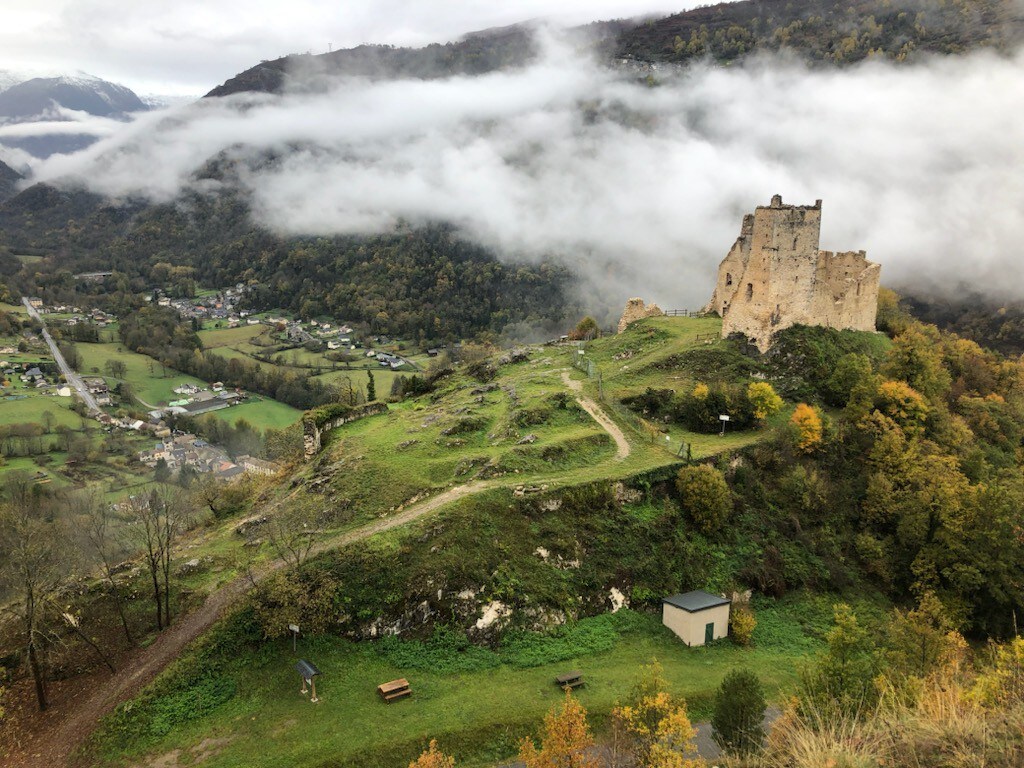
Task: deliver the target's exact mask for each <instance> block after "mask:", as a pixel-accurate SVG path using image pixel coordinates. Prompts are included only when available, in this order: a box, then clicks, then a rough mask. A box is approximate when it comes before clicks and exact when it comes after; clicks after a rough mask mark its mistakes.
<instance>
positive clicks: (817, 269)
mask: <svg viewBox="0 0 1024 768" xmlns="http://www.w3.org/2000/svg"><path fill="white" fill-rule="evenodd" d="M820 230H821V200H818V201H816V202H815V204H814V205H813V206H811V205H799V206H798V205H784V204H783V202H782V197H781V196H780V195H775V197H773V198H772V202H771V205H768V206H758V207H757V208H756V209H755V210H754V213H753V214H752V215H747V216H744V217H743V226H742V229H741V230H740V236H739V237H738V238H737V239H736V242H735V244H734V245H733V246H732V249H731V250H730V251H729V253H728V255H727V256H726V257H725V259H723V260H722V263H721V265H720V266H719V268H718V282H717V284H716V287H715V293H714V295H713V296H712V297H711V301H710V303H709V304H708V306H707V307H706V309H707V310H710V311H714V312H717V313H718V314H719V315H721V317H722V337H723V338H724V337H727V336H729V335H730V334H732V333H736V332H739V333H743V334H745V335H746V336H747V337H748V338H749V339H751V341H753V342H754V343H755V344H757V348H758V349H759V350H760V351H762V352H764V351H766V350H767V349H768V348H769V347H770V346H771V343H772V336H773V335H774V334H775V333H776V332H777V331H781V330H782V329H783V328H788V327H789V326H791V325H819V326H826V327H829V328H837V329H852V330H858V331H874V330H875V313H876V310H877V306H878V285H879V276H880V272H881V267H880V266H879V265H878V264H874V263H872V262H870V261H868V260H867V258H866V255H865V253H864V251H844V252H840V253H834V252H832V251H821V250H819V249H818V240H819V235H820Z"/></svg>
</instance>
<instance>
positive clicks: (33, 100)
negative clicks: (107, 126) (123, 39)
mask: <svg viewBox="0 0 1024 768" xmlns="http://www.w3.org/2000/svg"><path fill="white" fill-rule="evenodd" d="M54 104H57V105H59V106H61V107H64V108H65V109H73V110H75V111H78V112H87V113H88V114H90V115H96V116H98V117H109V116H112V115H122V114H127V113H129V112H139V111H141V110H144V109H146V105H145V104H144V103H143V102H142V100H141V99H140V98H139V97H138V96H136V95H135V93H134V92H133V91H132V90H131V89H130V88H126V87H125V86H123V85H118V84H117V83H111V82H109V81H107V80H101V79H100V78H98V77H93V76H91V75H87V74H84V73H79V74H76V75H60V76H58V77H35V78H32V79H31V80H26V81H24V82H20V83H17V84H15V85H12V86H10V87H8V88H6V89H5V90H4V91H3V92H0V119H5V120H8V121H10V120H25V119H32V118H34V117H36V116H38V115H43V114H46V113H47V112H49V111H51V110H52V109H53V105H54Z"/></svg>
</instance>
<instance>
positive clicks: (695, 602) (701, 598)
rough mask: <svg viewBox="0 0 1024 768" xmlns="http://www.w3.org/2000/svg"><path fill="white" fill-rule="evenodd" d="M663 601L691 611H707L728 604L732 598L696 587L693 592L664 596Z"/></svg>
mask: <svg viewBox="0 0 1024 768" xmlns="http://www.w3.org/2000/svg"><path fill="white" fill-rule="evenodd" d="M661 602H663V603H668V604H669V605H671V606H674V607H676V608H682V609H683V610H684V611H688V612H689V613H697V612H698V611H706V610H707V609H708V608H717V607H718V606H720V605H727V604H729V603H731V602H732V600H729V599H728V598H725V597H722V596H721V595H712V594H711V593H710V592H704V591H703V590H700V589H696V590H694V591H693V592H687V593H686V594H685V595H671V596H670V597H666V598H664V599H663V600H662V601H661Z"/></svg>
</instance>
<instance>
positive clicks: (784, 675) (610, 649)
mask: <svg viewBox="0 0 1024 768" xmlns="http://www.w3.org/2000/svg"><path fill="white" fill-rule="evenodd" d="M830 604H831V600H829V599H826V598H811V597H800V598H796V599H787V600H786V601H785V602H783V603H775V602H774V601H767V600H766V601H762V602H761V603H759V604H758V607H757V613H758V615H759V617H760V622H759V626H758V629H757V630H756V631H755V645H754V647H752V648H748V649H743V648H739V647H737V646H736V645H735V644H733V643H732V642H731V641H728V640H726V641H719V642H717V643H715V644H713V645H711V646H707V647H702V648H688V647H687V646H685V645H684V644H683V643H682V642H681V641H679V640H678V639H677V638H676V637H675V635H673V634H672V633H671V632H670V631H669V630H668V629H666V628H665V627H663V626H662V625H661V620H660V615H658V614H646V613H633V612H630V611H625V612H623V613H622V614H619V615H616V616H610V615H604V616H598V617H595V618H592V619H585V620H583V621H582V622H580V623H579V624H577V625H574V626H573V627H568V628H566V629H567V630H568V631H565V630H560V631H558V632H556V634H555V635H553V636H548V635H538V634H531V635H525V636H524V635H518V636H511V637H510V638H508V639H507V640H506V641H505V642H504V643H503V644H502V645H500V646H499V647H498V648H497V649H496V650H490V649H486V648H469V649H465V648H464V649H463V650H458V649H457V648H458V646H455V647H453V646H449V645H445V644H444V642H443V641H441V642H440V644H437V643H435V642H434V641H431V642H428V643H426V644H423V643H419V642H404V641H394V640H389V641H386V642H383V643H382V642H380V641H376V642H365V643H354V642H351V641H348V640H344V639H340V638H336V637H327V636H321V637H314V638H309V639H307V638H301V639H300V640H299V647H298V654H297V657H300V658H306V659H309V660H311V661H313V662H314V663H315V664H316V665H317V666H318V667H319V668H320V670H321V671H322V673H323V674H322V676H321V677H320V678H319V679H318V681H317V694H318V696H319V698H320V702H319V704H317V705H312V704H311V703H310V702H309V700H308V697H304V696H302V695H301V694H300V693H299V685H300V682H301V681H300V680H299V678H298V675H296V673H295V671H294V663H295V660H296V658H297V657H296V655H293V654H292V649H291V642H290V641H288V640H284V641H276V642H271V641H268V642H266V643H265V644H264V645H263V646H262V647H261V648H259V649H258V650H256V651H255V652H253V653H247V654H245V655H243V656H242V657H241V658H238V659H236V660H234V661H233V662H231V663H229V664H228V665H227V667H226V668H225V669H224V670H223V678H222V679H230V680H231V682H232V683H233V688H234V691H235V693H234V696H233V697H232V698H231V699H230V700H228V701H227V702H226V703H223V704H221V705H220V706H218V707H216V708H214V709H213V710H212V711H211V712H209V713H208V714H205V715H200V716H199V717H195V718H190V717H189V716H188V715H187V714H183V715H182V717H183V718H186V719H188V722H185V723H183V724H181V725H179V726H177V727H174V728H173V729H172V730H171V731H170V732H169V733H168V734H167V735H166V736H163V737H157V738H152V737H150V738H146V737H143V740H144V742H145V743H144V744H139V743H138V741H136V742H134V743H133V744H128V745H126V744H124V743H122V742H121V741H120V740H119V738H118V734H117V733H116V732H110V731H108V732H107V733H106V734H105V737H104V739H105V741H104V743H105V747H106V749H105V752H106V756H107V758H108V761H109V762H108V763H107V764H109V765H127V764H138V760H139V757H140V756H141V755H143V754H144V755H146V756H147V759H148V760H150V761H152V760H154V759H158V758H159V756H161V755H166V754H169V753H170V752H172V751H173V750H182V751H183V754H185V755H189V754H192V755H194V754H195V753H196V752H198V751H200V750H201V746H200V745H202V744H204V743H210V741H213V742H214V743H216V744H217V748H216V749H214V750H212V754H211V755H209V756H208V757H207V758H206V760H205V761H204V762H203V765H204V766H206V767H207V768H242V767H243V766H244V767H245V768H285V767H286V766H287V767H289V768H290V766H294V765H303V766H334V765H346V766H367V767H369V766H380V768H390V767H391V766H395V767H396V768H397V767H398V766H403V767H404V766H406V765H408V763H409V761H410V760H411V759H413V758H414V757H415V756H416V755H417V754H418V753H419V752H420V751H421V750H422V749H423V748H424V747H425V746H426V744H427V742H428V741H429V740H430V739H431V738H436V739H437V740H438V742H439V745H440V746H441V748H442V749H444V750H445V751H447V752H449V753H451V754H453V755H454V756H455V757H456V759H457V764H458V765H461V766H472V767H475V766H485V765H494V764H495V763H496V762H499V761H505V760H508V759H510V758H512V757H514V755H515V749H516V742H517V740H518V739H519V738H521V737H522V736H525V735H530V734H533V733H536V732H537V730H538V729H539V726H540V724H541V720H542V718H543V716H544V714H545V713H546V712H547V711H548V710H549V709H550V708H551V707H552V706H555V705H557V704H558V703H559V702H560V701H561V700H562V698H563V696H564V694H563V693H562V691H561V690H560V689H559V688H558V687H557V686H556V685H555V684H554V678H555V676H556V675H558V674H561V673H563V672H566V671H567V670H571V669H579V670H581V671H582V672H583V674H584V678H585V680H586V685H585V687H583V688H581V689H579V690H578V691H577V693H576V695H577V696H578V698H579V700H580V702H581V703H582V704H583V705H584V706H585V707H586V708H587V710H588V712H589V716H590V720H591V723H592V725H593V726H594V727H595V730H596V731H597V733H598V735H599V736H602V735H603V734H604V729H605V727H606V725H607V718H608V715H609V713H610V711H611V709H612V708H613V707H614V706H616V705H617V704H620V703H622V702H623V701H624V700H625V699H626V697H627V696H628V695H629V691H630V689H631V688H632V686H633V685H634V684H635V683H636V681H637V679H638V676H639V674H640V670H641V668H642V667H643V666H645V665H647V664H650V663H651V662H652V661H653V660H657V661H658V663H660V664H661V665H662V667H663V670H664V676H665V678H666V680H667V681H668V684H669V690H670V691H671V692H672V693H673V694H674V695H676V696H682V697H685V698H686V700H687V702H688V708H689V712H690V715H691V719H692V720H694V721H698V720H703V719H707V718H708V716H709V714H710V703H711V699H712V696H713V694H714V691H715V689H716V688H717V686H718V685H719V684H720V683H721V680H722V678H723V677H724V676H725V675H726V673H728V672H729V671H730V670H732V669H735V668H748V669H751V670H753V671H755V672H756V673H757V674H758V676H759V677H760V678H761V680H762V683H763V684H764V686H765V688H766V691H767V693H768V695H769V699H770V700H774V701H776V702H777V701H779V699H780V698H781V697H783V696H784V695H786V694H787V693H788V692H789V691H791V690H793V689H794V688H795V685H796V682H797V673H798V669H799V666H800V664H801V663H802V662H803V661H804V660H806V659H807V658H808V656H809V655H810V654H812V653H814V652H815V651H816V650H817V649H818V648H820V647H821V641H820V636H821V633H822V632H823V631H824V630H825V629H826V628H827V626H828V623H829V615H830ZM400 677H405V678H407V679H408V680H409V682H410V685H411V687H412V689H413V695H412V697H410V698H408V699H403V700H400V701H398V702H396V703H393V704H390V705H388V704H385V703H384V702H382V701H381V700H380V699H379V697H378V695H377V693H376V690H375V689H376V686H377V685H379V684H380V683H383V682H386V681H388V680H393V679H396V678H400ZM179 698H180V699H182V703H183V705H184V704H185V702H186V701H187V700H188V699H187V697H186V696H183V695H182V694H175V693H171V694H170V695H169V696H167V697H166V698H165V699H164V701H165V702H168V704H167V706H168V707H169V702H171V701H174V700H176V699H179ZM160 706H164V705H160ZM268 736H269V738H268ZM122 738H123V737H122ZM124 747H127V749H128V753H127V754H126V755H120V754H119V750H120V749H122V748H124Z"/></svg>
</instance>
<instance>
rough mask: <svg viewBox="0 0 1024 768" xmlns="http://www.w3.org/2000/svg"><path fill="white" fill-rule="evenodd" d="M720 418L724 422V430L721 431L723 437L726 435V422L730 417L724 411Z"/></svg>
mask: <svg viewBox="0 0 1024 768" xmlns="http://www.w3.org/2000/svg"><path fill="white" fill-rule="evenodd" d="M718 420H719V421H720V422H722V432H721V434H722V437H725V422H727V421H728V420H729V417H728V416H727V415H726V414H724V413H723V414H721V415H720V416H719V417H718Z"/></svg>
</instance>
